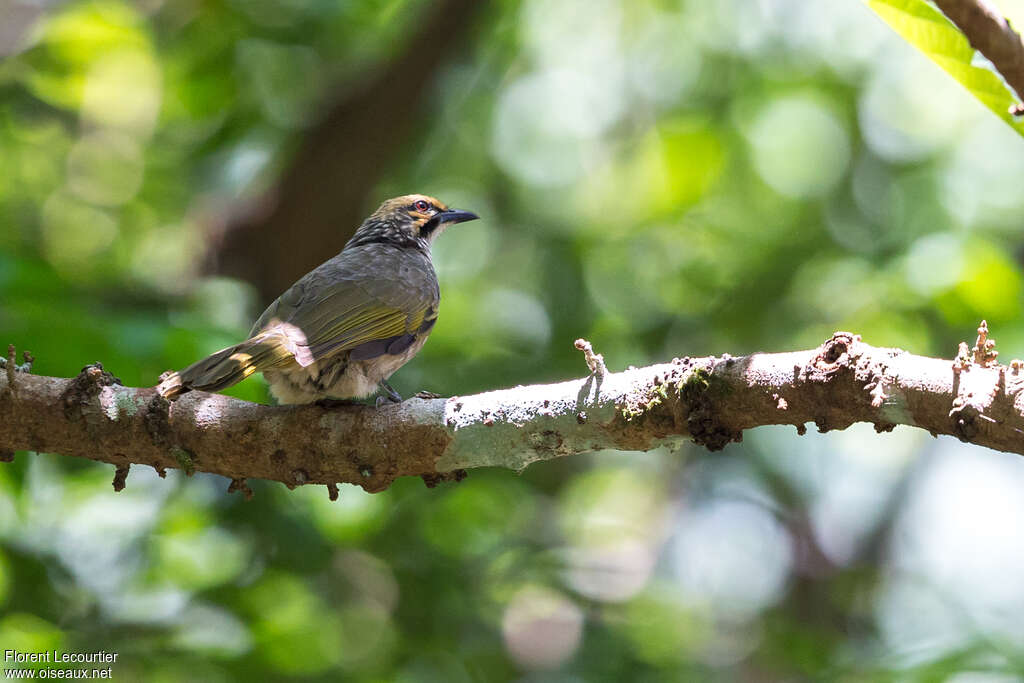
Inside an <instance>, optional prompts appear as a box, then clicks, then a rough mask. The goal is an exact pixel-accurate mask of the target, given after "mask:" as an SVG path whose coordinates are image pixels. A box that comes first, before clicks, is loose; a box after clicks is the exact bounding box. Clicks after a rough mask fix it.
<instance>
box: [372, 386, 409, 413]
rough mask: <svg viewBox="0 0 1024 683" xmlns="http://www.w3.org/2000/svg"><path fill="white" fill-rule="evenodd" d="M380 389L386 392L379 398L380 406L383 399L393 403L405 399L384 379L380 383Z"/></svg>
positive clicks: (378, 405)
mask: <svg viewBox="0 0 1024 683" xmlns="http://www.w3.org/2000/svg"><path fill="white" fill-rule="evenodd" d="M380 390H381V391H383V392H384V395H383V396H380V397H378V398H377V407H378V408H379V407H380V406H381V405H382V402H381V399H384V400H386V401H391V402H392V403H401V402H402V401H403V400H404V399H403V398H402V395H401V394H400V393H398V392H397V391H395V390H394V388H392V386H391V385H390V384H388V383H387V382H385V381H383V380H381V383H380Z"/></svg>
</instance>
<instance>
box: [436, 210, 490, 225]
mask: <svg viewBox="0 0 1024 683" xmlns="http://www.w3.org/2000/svg"><path fill="white" fill-rule="evenodd" d="M434 218H436V219H437V222H438V223H465V222H466V221H475V220H476V219H477V218H480V216H477V215H476V214H475V213H473V212H472V211H459V210H458V209H448V210H447V211H442V212H441V213H439V214H437V215H436V216H434Z"/></svg>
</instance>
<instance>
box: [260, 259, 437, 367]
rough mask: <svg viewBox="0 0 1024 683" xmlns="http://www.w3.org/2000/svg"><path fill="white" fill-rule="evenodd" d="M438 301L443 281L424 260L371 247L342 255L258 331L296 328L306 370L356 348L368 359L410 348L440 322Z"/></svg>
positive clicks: (267, 315) (288, 297)
mask: <svg viewBox="0 0 1024 683" xmlns="http://www.w3.org/2000/svg"><path fill="white" fill-rule="evenodd" d="M437 301H438V291H437V279H436V277H435V276H434V271H433V267H432V266H431V265H430V262H429V261H427V260H426V258H425V257H423V256H421V255H419V254H409V253H408V252H404V251H400V250H397V249H394V248H391V247H381V246H380V245H367V246H366V247H360V248H357V249H349V250H346V251H344V252H342V253H341V254H339V255H338V256H337V257H335V258H334V259H332V260H331V261H328V262H327V263H325V264H323V265H322V266H320V267H319V268H317V269H316V270H314V271H313V272H311V273H309V275H307V276H306V277H304V278H303V279H302V280H300V281H299V282H297V283H296V284H295V285H294V286H293V287H292V288H291V289H289V290H288V291H287V292H285V294H284V295H282V296H281V298H280V299H278V300H277V301H276V302H274V304H272V305H271V306H270V307H269V308H268V309H267V310H266V311H265V312H264V314H263V315H262V316H261V317H260V320H259V321H257V324H256V326H254V332H256V331H259V330H262V329H265V328H267V327H271V326H274V325H279V324H282V323H283V324H285V325H287V326H289V327H290V328H291V329H293V334H292V336H295V335H296V334H298V335H299V336H301V337H304V338H305V344H304V346H305V348H306V349H308V351H309V353H308V354H306V353H296V354H295V358H296V360H297V361H298V362H299V364H300V365H309V364H310V363H312V362H314V361H317V360H321V359H323V358H327V357H330V356H333V355H335V354H337V353H340V352H342V351H346V350H353V349H357V347H361V348H360V349H359V352H361V353H362V356H361V357H367V358H369V357H373V356H375V355H380V354H381V353H386V352H392V351H391V349H392V348H394V352H400V351H401V350H404V349H405V348H408V346H409V344H411V342H412V337H411V336H410V335H412V334H414V333H416V332H417V331H419V330H420V329H421V328H422V327H423V326H424V325H425V324H426V323H427V322H429V320H428V318H432V317H433V316H435V315H436V310H437ZM405 337H409V339H408V342H407V343H406V342H404V341H403V340H404V339H405ZM375 344H376V345H378V346H381V349H379V350H378V349H376V346H375ZM403 344H404V346H403ZM399 347H401V348H399ZM303 351H304V350H303Z"/></svg>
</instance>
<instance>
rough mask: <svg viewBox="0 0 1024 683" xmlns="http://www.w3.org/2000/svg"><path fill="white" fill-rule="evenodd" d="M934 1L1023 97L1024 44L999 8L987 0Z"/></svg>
mask: <svg viewBox="0 0 1024 683" xmlns="http://www.w3.org/2000/svg"><path fill="white" fill-rule="evenodd" d="M935 4H936V5H937V6H938V8H939V9H940V10H942V13H943V14H945V15H946V17H948V18H949V20H950V21H952V22H953V23H954V24H956V27H957V28H958V29H960V31H961V32H963V34H964V35H965V36H967V40H968V41H969V42H970V43H971V47H973V48H974V49H975V50H977V51H978V52H980V53H981V54H983V55H985V57H986V58H987V59H988V60H989V61H990V62H992V65H993V66H994V67H995V68H996V71H998V72H999V73H1000V75H1002V77H1003V78H1004V79H1005V80H1006V82H1007V83H1008V84H1009V85H1010V87H1011V88H1013V89H1014V91H1015V92H1016V93H1017V97H1018V98H1020V99H1021V100H1024V44H1022V43H1021V40H1020V35H1019V34H1018V33H1017V32H1016V31H1014V30H1013V27H1012V26H1010V22H1008V21H1007V20H1006V19H1005V18H1003V16H1002V15H1001V14H1000V13H999V10H998V9H997V8H996V7H995V6H994V5H992V4H991V3H990V2H988V1H987V0H935ZM1018 106H1019V105H1018ZM1015 113H1019V112H1015Z"/></svg>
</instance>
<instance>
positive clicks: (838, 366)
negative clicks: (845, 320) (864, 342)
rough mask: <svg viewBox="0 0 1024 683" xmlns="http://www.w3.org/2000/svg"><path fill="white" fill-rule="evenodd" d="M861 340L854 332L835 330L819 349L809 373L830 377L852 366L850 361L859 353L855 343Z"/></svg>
mask: <svg viewBox="0 0 1024 683" xmlns="http://www.w3.org/2000/svg"><path fill="white" fill-rule="evenodd" d="M858 342H860V335H859V334H854V333H853V332H834V333H833V334H832V338H831V339H829V340H828V341H826V342H825V343H824V344H822V345H821V347H820V348H819V349H818V353H817V355H815V357H814V358H813V359H812V360H811V367H810V368H809V372H808V373H807V374H808V375H811V374H814V373H817V374H819V375H823V376H825V377H828V376H829V375H832V374H833V373H836V372H839V371H840V370H844V369H846V368H848V367H850V363H851V361H852V360H854V359H855V358H856V357H857V356H858V355H859V354H857V353H856V351H854V345H855V344H857V343H858Z"/></svg>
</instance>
